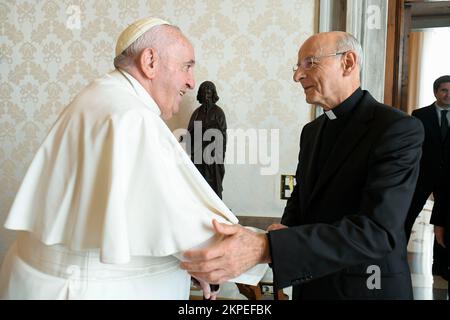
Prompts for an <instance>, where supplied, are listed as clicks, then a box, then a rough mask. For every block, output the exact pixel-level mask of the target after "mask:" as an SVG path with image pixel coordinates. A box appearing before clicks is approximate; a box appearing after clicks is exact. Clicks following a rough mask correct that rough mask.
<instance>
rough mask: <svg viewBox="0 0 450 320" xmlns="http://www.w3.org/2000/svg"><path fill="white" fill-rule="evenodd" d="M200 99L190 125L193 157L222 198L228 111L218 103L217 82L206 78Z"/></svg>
mask: <svg viewBox="0 0 450 320" xmlns="http://www.w3.org/2000/svg"><path fill="white" fill-rule="evenodd" d="M197 100H198V102H200V104H201V106H200V107H198V108H197V109H196V110H195V111H194V113H193V114H192V116H191V119H190V120H189V125H188V132H189V134H190V137H191V139H190V142H191V146H190V154H191V159H192V162H194V164H195V166H196V167H197V169H198V171H200V173H201V174H202V176H203V177H204V178H205V180H206V181H207V182H208V184H209V185H210V186H211V188H212V189H213V190H214V191H215V192H216V194H217V195H218V196H219V198H221V199H222V190H223V188H222V180H223V176H224V174H225V166H224V159H225V150H226V142H227V122H226V119H225V113H224V112H223V110H222V109H221V108H220V107H219V106H217V105H216V102H217V101H218V100H219V97H218V96H217V91H216V86H215V85H214V83H212V82H211V81H205V82H203V83H202V84H201V85H200V87H199V89H198V93H197Z"/></svg>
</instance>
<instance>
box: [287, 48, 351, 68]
mask: <svg viewBox="0 0 450 320" xmlns="http://www.w3.org/2000/svg"><path fill="white" fill-rule="evenodd" d="M345 53H347V51H342V52H336V53H332V54H327V55H323V56H318V57H314V56H312V57H306V58H304V59H303V60H302V61H300V63H297V64H296V65H294V66H293V67H292V71H293V72H297V70H298V69H303V70H311V69H312V68H314V66H315V64H316V62H317V61H319V60H320V59H323V58H328V57H335V56H339V55H341V54H345Z"/></svg>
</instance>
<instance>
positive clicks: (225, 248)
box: [180, 220, 270, 284]
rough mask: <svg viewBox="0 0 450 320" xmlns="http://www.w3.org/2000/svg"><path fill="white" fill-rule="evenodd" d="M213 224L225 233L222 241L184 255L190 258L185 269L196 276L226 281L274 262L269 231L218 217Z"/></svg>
mask: <svg viewBox="0 0 450 320" xmlns="http://www.w3.org/2000/svg"><path fill="white" fill-rule="evenodd" d="M213 226H214V229H215V231H216V232H217V233H218V234H220V235H223V236H224V237H223V238H222V240H221V241H220V242H217V243H215V244H213V245H211V246H209V247H207V248H204V249H198V250H189V251H186V252H185V253H184V254H183V255H184V257H185V258H186V259H187V260H188V261H185V262H183V263H181V265H180V266H181V268H182V269H185V270H187V271H188V272H189V273H190V274H191V275H192V276H193V277H195V278H196V279H201V280H204V281H206V282H208V283H217V284H222V283H224V282H226V281H228V280H230V279H232V278H235V277H237V276H239V275H241V274H242V273H244V272H245V271H247V270H248V269H250V268H252V267H253V266H255V265H257V264H258V263H267V262H270V255H269V241H268V239H267V236H266V235H265V234H263V233H257V232H253V231H251V230H248V229H246V228H244V227H243V226H241V225H239V224H236V225H228V224H223V223H219V222H217V221H216V220H213Z"/></svg>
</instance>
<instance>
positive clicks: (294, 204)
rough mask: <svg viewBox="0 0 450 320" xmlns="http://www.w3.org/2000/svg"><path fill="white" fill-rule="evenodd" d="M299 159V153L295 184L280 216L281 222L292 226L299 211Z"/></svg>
mask: <svg viewBox="0 0 450 320" xmlns="http://www.w3.org/2000/svg"><path fill="white" fill-rule="evenodd" d="M303 132H304V131H302V134H301V136H300V148H301V147H302V140H303V138H302V137H303ZM301 163H302V161H301V159H300V154H299V156H298V164H297V170H296V173H295V177H296V179H297V181H296V184H295V186H294V190H292V193H291V197H290V198H289V199H288V200H287V203H286V207H285V208H284V212H283V217H282V218H281V224H284V225H285V226H289V227H290V226H294V225H298V218H299V215H300V214H301V213H300V197H299V192H298V188H299V184H300V183H301V182H300V181H299V180H298V177H299V174H300V170H301Z"/></svg>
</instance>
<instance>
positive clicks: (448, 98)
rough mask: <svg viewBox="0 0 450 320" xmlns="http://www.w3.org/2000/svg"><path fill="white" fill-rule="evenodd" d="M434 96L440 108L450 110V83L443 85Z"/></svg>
mask: <svg viewBox="0 0 450 320" xmlns="http://www.w3.org/2000/svg"><path fill="white" fill-rule="evenodd" d="M434 96H435V97H436V102H437V104H438V105H439V106H440V107H447V108H448V107H449V106H450V82H444V83H441V84H440V86H439V88H438V89H437V91H436V92H435V93H434Z"/></svg>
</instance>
